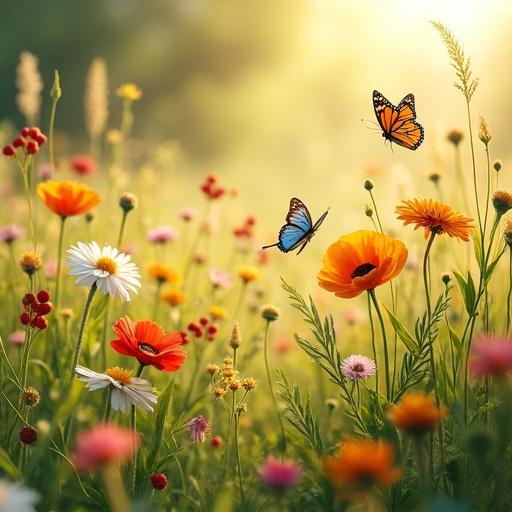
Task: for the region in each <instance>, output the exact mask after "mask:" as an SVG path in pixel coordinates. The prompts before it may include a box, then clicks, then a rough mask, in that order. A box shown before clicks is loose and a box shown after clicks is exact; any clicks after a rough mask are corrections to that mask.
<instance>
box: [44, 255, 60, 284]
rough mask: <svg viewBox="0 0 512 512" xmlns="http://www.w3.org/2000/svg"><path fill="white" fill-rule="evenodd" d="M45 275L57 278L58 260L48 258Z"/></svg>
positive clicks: (48, 277)
mask: <svg viewBox="0 0 512 512" xmlns="http://www.w3.org/2000/svg"><path fill="white" fill-rule="evenodd" d="M43 271H44V275H45V276H46V278H47V279H55V278H56V277H57V260H55V259H53V258H52V259H51V260H48V261H47V262H46V263H45V264H44V266H43Z"/></svg>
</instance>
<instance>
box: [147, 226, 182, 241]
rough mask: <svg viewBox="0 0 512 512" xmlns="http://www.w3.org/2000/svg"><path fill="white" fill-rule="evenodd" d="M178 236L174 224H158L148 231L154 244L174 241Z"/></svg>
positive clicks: (149, 238) (149, 237)
mask: <svg viewBox="0 0 512 512" xmlns="http://www.w3.org/2000/svg"><path fill="white" fill-rule="evenodd" d="M177 237H178V232H177V231H176V230H175V229H174V228H173V227H172V226H168V225H165V226H157V227H156V228H153V229H150V230H149V231H148V240H149V241H150V242H151V243H152V244H165V243H167V242H174V240H176V238H177Z"/></svg>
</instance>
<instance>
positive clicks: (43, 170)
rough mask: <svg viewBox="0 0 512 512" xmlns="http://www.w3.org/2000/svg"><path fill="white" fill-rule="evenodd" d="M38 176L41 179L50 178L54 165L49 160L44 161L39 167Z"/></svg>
mask: <svg viewBox="0 0 512 512" xmlns="http://www.w3.org/2000/svg"><path fill="white" fill-rule="evenodd" d="M37 177H38V178H39V179H40V180H41V181H46V180H49V179H50V178H51V177H52V166H51V165H50V164H49V163H48V162H44V163H42V164H41V165H40V166H39V167H38V168H37Z"/></svg>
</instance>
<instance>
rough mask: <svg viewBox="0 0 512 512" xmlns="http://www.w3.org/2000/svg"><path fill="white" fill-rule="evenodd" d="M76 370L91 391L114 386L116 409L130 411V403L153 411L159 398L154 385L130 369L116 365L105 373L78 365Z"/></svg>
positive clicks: (113, 393) (114, 407)
mask: <svg viewBox="0 0 512 512" xmlns="http://www.w3.org/2000/svg"><path fill="white" fill-rule="evenodd" d="M75 372H76V373H78V375H80V377H79V380H81V381H82V382H86V386H85V387H86V388H87V389H88V390H89V391H95V390H97V389H103V388H107V387H109V386H110V387H111V388H112V394H111V402H110V403H111V404H112V409H113V410H114V411H121V412H128V411H129V410H130V405H131V404H133V405H136V406H138V407H140V408H141V409H142V410H143V411H147V412H151V411H152V410H153V405H154V404H156V402H157V400H158V398H157V397H156V395H154V394H153V393H152V392H153V391H154V388H153V386H152V385H151V384H150V383H149V382H148V381H147V380H144V379H140V378H139V377H133V376H132V375H131V373H130V372H129V371H128V370H125V369H123V368H119V367H117V366H115V367H114V368H109V369H108V370H106V371H105V373H98V372H95V371H93V370H89V368H84V367H83V366H80V365H77V366H76V367H75Z"/></svg>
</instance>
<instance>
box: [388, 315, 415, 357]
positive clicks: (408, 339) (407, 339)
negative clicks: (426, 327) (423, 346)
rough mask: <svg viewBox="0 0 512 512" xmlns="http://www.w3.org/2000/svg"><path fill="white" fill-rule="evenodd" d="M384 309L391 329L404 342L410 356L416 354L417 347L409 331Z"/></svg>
mask: <svg viewBox="0 0 512 512" xmlns="http://www.w3.org/2000/svg"><path fill="white" fill-rule="evenodd" d="M384 308H385V309H386V312H387V314H388V316H389V319H390V321H391V325H392V326H393V329H394V330H395V332H396V334H397V335H398V337H399V338H400V339H401V340H402V341H403V342H404V345H405V346H406V347H407V350H408V351H409V352H411V353H412V354H417V353H418V350H419V347H418V344H417V343H416V340H415V339H414V338H413V337H412V336H411V335H410V334H409V331H407V329H406V328H405V327H404V325H403V324H402V322H400V320H398V318H397V317H396V316H395V315H393V313H391V311H389V309H388V308H386V306H384Z"/></svg>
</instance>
